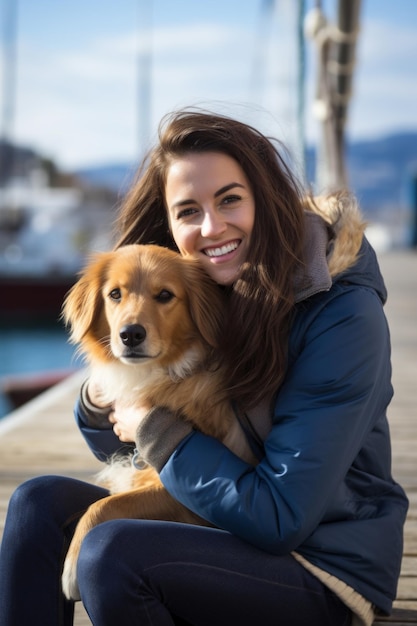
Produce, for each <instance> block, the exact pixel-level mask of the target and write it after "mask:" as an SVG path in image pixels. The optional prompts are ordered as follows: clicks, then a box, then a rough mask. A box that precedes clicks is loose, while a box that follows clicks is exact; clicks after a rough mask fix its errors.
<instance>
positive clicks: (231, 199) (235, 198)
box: [222, 195, 242, 204]
mask: <svg viewBox="0 0 417 626" xmlns="http://www.w3.org/2000/svg"><path fill="white" fill-rule="evenodd" d="M241 199H242V198H241V197H240V196H235V195H232V196H226V197H225V198H223V200H222V203H223V204H232V203H233V202H239V200H241Z"/></svg>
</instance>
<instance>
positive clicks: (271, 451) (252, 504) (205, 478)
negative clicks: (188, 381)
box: [76, 240, 408, 613]
mask: <svg viewBox="0 0 417 626" xmlns="http://www.w3.org/2000/svg"><path fill="white" fill-rule="evenodd" d="M316 291H318V292H317V293H314V295H309V296H308V297H306V298H304V299H302V300H301V301H300V302H299V303H298V304H297V306H296V309H297V310H296V316H295V319H294V322H293V325H292V330H291V334H290V341H289V368H288V372H287V375H286V378H285V380H284V383H283V385H282V386H281V388H280V389H279V392H278V393H277V395H276V398H275V402H274V410H273V416H272V422H273V425H272V430H271V431H270V434H269V435H268V437H267V438H266V440H265V456H264V458H263V459H262V460H261V462H260V463H259V465H257V466H256V467H255V468H253V467H251V466H249V465H247V464H246V463H245V462H244V461H242V460H241V459H239V458H238V457H236V456H235V455H234V454H233V453H232V452H230V451H229V450H228V449H227V448H226V447H225V446H224V445H222V444H221V443H220V442H219V441H217V440H215V439H213V438H210V437H207V436H205V435H203V434H201V433H199V432H193V433H192V434H191V435H190V436H188V437H187V438H186V439H185V440H184V441H183V442H182V443H181V444H180V445H179V447H178V448H177V449H176V451H175V452H174V453H173V454H172V455H171V457H170V458H169V460H168V462H167V463H166V465H165V466H164V468H163V469H162V472H161V474H160V476H161V479H162V482H163V484H164V485H165V487H166V488H167V490H168V491H169V492H170V493H171V494H172V495H173V496H174V497H175V498H177V499H178V500H179V501H181V502H182V503H183V504H184V505H186V506H187V507H189V508H190V509H192V510H194V511H195V512H197V513H198V514H200V515H201V516H203V517H204V518H206V519H208V520H210V521H211V522H212V523H213V524H214V525H216V526H218V527H220V528H224V529H227V530H228V531H230V532H232V533H234V534H236V535H237V536H239V537H241V538H242V539H244V540H246V541H248V542H250V543H251V544H254V545H255V546H257V547H259V548H261V549H263V550H265V551H267V552H269V553H272V554H276V555H283V554H288V553H289V552H291V551H296V552H298V553H299V554H300V555H301V556H303V557H304V558H305V559H307V560H308V561H310V562H311V563H312V564H314V565H316V566H318V567H319V568H321V569H322V570H325V571H327V572H329V573H330V574H332V575H334V576H336V577H337V578H338V579H340V580H342V581H344V582H346V583H347V584H348V585H349V586H351V587H353V588H354V589H355V590H356V591H358V592H359V593H360V594H361V595H363V596H364V597H365V598H367V599H368V600H369V601H370V602H372V603H373V604H374V605H375V606H376V607H378V608H379V609H380V610H381V611H382V612H387V613H388V612H390V610H391V607H392V601H393V600H394V599H395V596H396V590H397V581H398V577H399V572H400V564H401V558H402V551H403V525H404V521H405V517H406V513H407V507H408V502H407V498H406V496H405V494H404V492H403V490H402V488H401V487H400V486H399V485H398V484H396V483H395V482H394V480H393V478H392V476H391V449H390V435H389V427H388V422H387V417H386V411H387V407H388V404H389V402H390V400H391V397H392V386H391V365H390V336H389V330H388V326H387V322H386V319H385V315H384V312H383V304H384V302H385V299H386V291H385V286H384V282H383V279H382V277H381V274H380V271H379V268H378V264H377V261H376V257H375V254H374V252H373V250H372V248H371V247H370V246H369V244H368V243H367V242H366V240H364V241H363V244H362V248H361V250H360V254H359V255H358V260H357V261H356V262H355V264H354V266H353V267H351V268H350V269H348V270H347V271H345V272H344V273H342V274H339V275H338V276H337V277H336V278H335V279H333V280H332V281H331V284H329V285H327V286H323V287H321V288H319V289H318V290H316ZM76 417H77V420H78V423H79V426H80V428H81V430H82V432H83V434H84V436H85V438H86V440H87V442H88V443H89V445H90V447H91V449H92V450H93V452H94V453H95V454H96V456H98V457H99V458H101V459H104V458H105V457H106V456H107V455H108V454H111V453H113V452H114V451H115V450H116V449H117V448H120V442H119V441H118V439H117V438H116V437H115V436H114V434H113V432H112V431H111V430H98V429H94V428H91V427H88V426H86V424H85V422H86V418H85V415H83V411H82V407H81V405H80V404H78V405H77V407H76ZM394 417H395V416H394Z"/></svg>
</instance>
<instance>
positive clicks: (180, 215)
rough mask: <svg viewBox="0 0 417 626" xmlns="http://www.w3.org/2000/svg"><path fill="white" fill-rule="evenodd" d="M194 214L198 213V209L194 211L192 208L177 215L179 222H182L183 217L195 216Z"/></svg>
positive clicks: (182, 210)
mask: <svg viewBox="0 0 417 626" xmlns="http://www.w3.org/2000/svg"><path fill="white" fill-rule="evenodd" d="M194 213H197V209H194V208H192V207H188V208H186V209H181V211H178V213H177V220H180V219H181V218H183V217H188V216H189V215H194Z"/></svg>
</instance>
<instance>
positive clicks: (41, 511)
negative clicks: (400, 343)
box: [0, 109, 408, 626]
mask: <svg viewBox="0 0 417 626" xmlns="http://www.w3.org/2000/svg"><path fill="white" fill-rule="evenodd" d="M158 139H159V141H158V143H157V144H156V145H155V147H154V148H153V149H152V150H151V152H150V154H149V155H148V158H146V159H145V161H144V163H143V167H142V168H141V169H140V170H139V172H138V178H137V180H136V181H135V183H134V184H133V186H132V189H131V191H130V192H129V193H128V194H127V195H126V197H125V199H124V202H123V206H122V210H121V213H120V219H119V222H118V226H119V228H120V236H119V241H118V244H117V245H116V249H115V251H114V256H115V257H117V258H123V259H124V261H123V267H125V270H123V271H122V269H121V267H120V266H117V268H116V269H115V271H114V274H113V273H109V271H103V268H97V269H98V271H97V272H96V276H97V277H98V282H97V281H93V280H91V278H86V277H84V279H83V278H81V285H83V289H82V290H81V292H78V295H77V297H76V300H75V302H74V303H73V304H74V305H75V306H74V307H73V309H72V310H73V311H74V312H75V314H76V316H80V317H81V321H82V325H81V327H80V328H78V330H77V331H76V333H75V335H74V338H75V339H78V340H80V341H88V340H89V339H90V337H89V334H88V332H87V329H86V328H85V324H87V327H88V328H90V327H91V328H93V329H98V331H99V332H95V334H94V335H93V338H95V340H96V341H97V342H98V351H100V352H101V351H104V355H105V356H106V355H107V357H108V356H109V355H110V352H112V354H113V355H114V356H119V357H121V359H122V361H123V363H124V362H125V361H127V362H128V363H126V365H128V364H129V363H131V362H132V361H133V362H137V361H138V359H139V363H141V364H143V363H144V361H143V358H152V359H154V360H155V359H158V358H159V356H160V355H161V354H162V353H163V350H162V348H163V346H164V345H165V346H168V347H169V348H174V349H175V350H176V356H175V358H174V364H173V365H172V364H171V363H170V364H169V365H168V364H167V362H165V360H164V358H162V360H161V361H160V363H159V365H158V367H157V374H158V376H159V374H162V376H163V378H164V380H165V381H167V383H168V384H169V387H170V394H171V393H172V395H171V396H170V399H169V398H168V399H167V396H165V395H164V394H163V393H162V392H161V389H160V388H159V387H158V388H157V389H155V388H154V387H153V385H152V392H153V396H152V398H151V399H149V400H147V399H145V398H143V397H136V395H135V396H134V398H132V400H133V406H131V405H128V406H127V407H126V405H125V402H126V398H127V395H128V394H130V393H132V395H134V394H135V392H136V391H139V390H140V387H141V385H142V383H143V381H144V380H146V378H147V376H148V374H147V373H145V372H148V371H149V370H148V368H145V370H144V373H143V374H141V375H136V372H135V374H134V375H133V379H132V378H131V377H130V376H129V375H126V374H125V373H123V374H121V376H123V378H122V380H120V379H119V378H116V379H115V377H114V376H113V372H114V370H112V375H111V380H109V379H108V378H104V376H103V375H102V370H101V369H100V370H99V375H98V376H97V375H95V374H94V371H93V372H92V374H91V378H89V379H87V380H86V381H85V383H84V384H83V386H82V390H81V393H80V397H79V399H78V402H77V404H76V407H75V415H76V419H77V423H78V425H79V427H80V429H81V432H82V433H83V435H84V437H85V439H86V440H87V442H88V443H89V445H90V448H91V450H92V451H93V452H94V453H95V454H96V456H97V457H98V458H100V459H103V458H106V459H108V460H110V458H111V455H112V454H113V453H114V452H116V451H119V452H120V453H121V454H122V455H123V459H124V460H126V454H127V450H126V447H128V449H130V450H131V449H132V448H133V447H135V448H136V450H137V454H136V453H135V454H134V457H133V458H136V457H137V456H140V458H141V460H143V462H145V463H147V464H148V465H149V466H150V468H153V470H152V471H156V472H157V474H159V479H158V480H159V481H160V483H161V485H162V487H163V489H164V490H166V492H164V493H165V494H166V495H167V496H168V501H169V502H170V503H171V504H172V506H173V507H174V508H175V510H176V511H178V507H180V505H182V506H183V507H185V509H188V514H187V515H190V512H192V513H193V514H195V515H197V516H198V517H199V518H202V519H203V520H205V521H204V522H198V521H197V523H195V521H196V520H195V518H194V516H193V515H192V516H191V517H188V516H187V518H186V521H187V522H189V523H178V519H183V518H178V517H177V516H176V515H175V514H173V515H172V514H171V513H169V514H162V513H161V514H159V511H160V509H159V508H158V512H156V511H155V508H153V507H152V506H151V505H152V503H154V502H155V499H154V498H151V501H150V502H149V506H150V507H151V508H148V507H146V508H144V509H141V510H140V511H139V512H138V509H137V502H138V499H139V496H140V494H142V496H143V490H140V488H139V492H138V493H137V496H138V499H135V497H134V496H135V493H134V492H133V493H132V492H130V491H129V492H128V494H126V495H127V496H128V500H129V501H131V502H132V505H133V506H132V508H129V509H128V510H127V511H123V515H122V517H121V518H119V517H118V516H117V515H114V514H112V515H110V519H109V516H108V515H106V516H105V517H104V518H102V517H100V516H99V517H97V515H96V513H97V511H100V510H103V509H105V507H106V506H107V505H106V502H108V501H109V499H108V497H107V496H108V495H109V494H108V492H107V491H106V490H104V489H101V488H99V487H97V486H93V485H90V484H87V483H83V482H79V481H73V480H70V479H63V478H62V477H60V476H58V477H39V478H38V479H35V480H32V481H29V482H26V483H24V484H23V485H21V487H19V488H18V489H17V491H16V492H15V494H14V495H13V497H12V500H11V502H10V505H9V513H8V516H7V520H6V526H5V531H4V541H3V543H2V550H1V553H0V596H1V597H2V600H3V599H4V601H3V602H2V604H1V605H0V621H1V623H2V625H3V624H4V626H15V624H19V626H20V624H26V623H32V624H34V625H35V624H36V626H37V625H38V624H39V626H40V625H41V624H42V626H47V625H48V626H49V624H50V626H56V624H57V623H65V624H68V626H69V625H70V624H71V623H72V615H73V604H72V603H70V602H68V601H67V600H66V599H65V597H64V594H63V593H61V586H60V577H61V573H62V571H63V559H64V555H65V554H66V553H67V550H68V544H69V543H71V547H70V549H69V552H68V559H69V560H67V561H66V565H65V568H64V576H63V579H62V583H63V585H62V589H63V590H64V592H65V596H66V598H72V599H74V598H77V597H81V599H82V601H83V604H84V606H85V607H86V609H87V612H88V614H89V616H90V619H91V621H92V623H93V624H96V625H97V626H98V625H100V626H105V625H107V624H108V625H109V626H113V625H114V624H115V623H123V624H126V626H127V625H128V624H132V625H133V624H137V623H142V622H143V623H144V624H145V623H149V621H151V622H152V623H157V624H159V625H161V626H162V625H164V626H174V625H175V626H177V625H179V624H181V625H182V624H184V623H186V624H193V626H203V625H206V624H216V625H218V626H229V625H230V624H237V623H239V624H240V625H241V626H246V625H247V626H253V624H255V623H262V624H263V626H275V625H276V623H277V619H279V620H281V621H282V622H283V623H285V624H290V623H291V624H293V625H294V626H306V625H307V624H308V625H309V626H344V625H346V624H348V623H349V624H352V626H371V624H372V622H373V619H374V614H375V612H376V611H380V612H382V613H385V614H386V613H389V612H390V610H391V607H392V602H393V599H394V598H395V594H396V588H397V582H398V577H399V573H400V566H401V557H402V548H403V546H402V544H403V527H404V521H405V517H406V512H407V505H408V502H407V498H406V496H405V493H404V491H403V489H402V488H401V486H400V485H398V484H397V483H396V482H395V480H394V479H393V477H392V475H391V454H390V449H391V446H390V431H389V427H388V422H387V415H386V413H387V407H388V405H389V403H390V400H391V397H392V386H391V362H390V348H389V346H390V338H389V330H388V326H387V322H386V319H385V315H384V311H383V304H384V303H385V300H386V297H387V293H386V288H385V284H384V281H383V279H382V276H381V273H380V270H379V267H378V262H377V259H376V256H375V253H374V251H373V249H372V247H371V246H370V245H369V243H368V241H367V240H366V238H365V237H364V228H365V225H364V222H363V220H362V217H361V215H360V212H359V209H358V207H357V204H356V201H355V199H354V198H353V197H352V196H351V195H350V194H348V193H346V192H342V191H341V192H339V193H334V194H331V195H330V196H328V197H321V198H311V197H310V196H308V195H307V194H306V193H305V192H303V190H302V189H301V188H300V186H299V184H298V183H297V181H296V179H295V177H294V175H293V174H292V172H291V171H290V169H289V167H288V165H287V163H286V161H285V160H284V158H283V156H282V154H281V151H280V149H279V145H278V144H277V143H276V142H273V141H271V140H270V139H268V138H267V137H266V136H265V135H263V134H262V133H261V132H260V131H258V130H256V129H255V128H253V127H251V126H248V125H247V124H243V123H242V122H240V121H238V120H236V119H232V118H228V117H225V116H219V115H216V114H212V113H208V112H203V111H201V110H194V109H192V110H183V111H179V112H176V113H174V114H173V115H171V116H168V117H167V118H166V119H165V120H164V122H163V124H162V125H161V128H160V134H159V137H158ZM128 244H145V245H144V246H143V248H144V250H146V251H148V252H149V244H158V247H156V248H153V249H154V250H158V258H159V255H160V254H164V255H166V256H167V257H168V258H169V259H170V260H169V262H168V267H167V268H165V269H163V268H162V270H161V267H160V266H159V263H158V268H159V269H156V268H154V269H153V270H152V271H149V272H148V278H149V284H153V281H154V280H155V279H156V277H157V276H159V277H160V279H161V280H158V281H157V284H154V286H153V288H148V287H147V285H148V282H147V281H146V280H145V279H144V277H143V276H142V279H140V280H138V279H135V280H134V281H133V283H132V284H133V285H136V286H139V287H140V289H141V290H143V291H144V293H138V294H137V296H133V299H132V293H131V291H132V290H126V285H128V284H130V283H129V281H126V280H125V278H124V277H125V276H130V275H131V271H132V270H133V269H134V268H135V263H134V262H133V260H132V258H130V257H129V260H127V257H126V256H125V255H126V254H128V253H129V250H132V249H134V248H136V247H137V246H135V245H132V246H128ZM139 247H140V246H139ZM143 248H142V249H143ZM161 248H169V249H170V250H165V251H162V250H161ZM109 254H110V256H111V255H112V253H109ZM189 257H191V258H189ZM104 258H107V259H108V258H109V257H104ZM171 259H172V261H171ZM174 259H176V260H177V261H178V262H179V263H181V264H185V265H187V266H190V267H191V265H192V266H193V267H195V268H196V269H197V268H198V270H199V276H198V279H197V281H196V282H195V283H193V281H192V279H191V278H190V276H189V275H188V276H187V278H186V280H185V284H186V286H187V287H186V288H185V289H183V290H181V289H179V287H178V285H176V283H175V281H174V280H172V281H171V280H170V281H167V277H168V276H170V275H171V274H170V272H172V271H173V264H174V263H175V260H174ZM125 261H126V263H127V264H126V265H125ZM190 264H191V265H190ZM204 270H205V271H204ZM159 272H160V273H159ZM177 273H178V274H180V272H174V276H176V275H177ZM207 274H209V275H207ZM203 277H204V278H203ZM213 278H214V279H215V280H214V281H213V280H212V279H213ZM107 279H109V281H108V282H106V281H107ZM103 280H104V286H103V285H102V281H103ZM207 281H208V282H207ZM209 283H210V285H211V289H210V288H209ZM100 285H101V287H100ZM84 287H86V288H87V291H84ZM76 289H77V291H78V288H76ZM90 289H91V290H92V293H90V291H89V290H90ZM139 291H140V290H139ZM75 293H77V292H75ZM134 293H136V292H134ZM103 295H104V300H105V302H106V304H105V305H104V309H105V311H106V315H107V313H109V318H108V319H109V320H110V319H111V320H113V321H112V322H111V323H110V327H111V330H109V329H108V328H107V327H106V323H105V319H104V318H103V315H102V314H100V313H97V312H96V309H95V308H94V307H91V304H92V303H94V302H97V300H98V301H100V298H101V300H103ZM197 296H199V298H202V299H200V305H199V306H198V307H197V309H196V308H195V307H194V306H193V302H194V301H195V300H194V299H195V298H196V297H197ZM69 297H70V298H71V296H69ZM217 297H219V298H220V300H221V306H220V307H217V306H216V300H217ZM135 299H136V302H137V306H136V305H132V303H133V302H135ZM177 305H178V306H177ZM141 307H143V309H142V308H141ZM137 310H140V311H141V312H142V313H143V316H142V313H141V317H140V319H136V318H135V317H134V315H135V312H136V311H137ZM175 311H177V313H176V314H175V322H173V323H172V326H171V324H170V323H169V322H168V320H169V319H171V316H170V315H171V313H173V314H174V312H175ZM119 313H120V314H121V317H119ZM125 314H126V317H125ZM187 319H190V321H191V322H194V323H195V322H197V321H201V322H202V323H201V324H199V325H198V329H199V330H200V331H201V334H202V336H203V337H205V338H206V341H207V343H208V346H209V347H210V348H211V349H210V350H209V355H210V356H211V355H213V356H214V358H215V361H214V364H213V365H212V364H211V363H212V362H211V361H209V362H208V364H207V361H205V362H204V364H203V365H201V362H199V363H197V364H196V362H195V360H194V359H195V356H196V350H195V348H194V346H191V343H190V342H192V341H193V340H194V339H195V337H196V333H195V331H193V330H187V331H186V332H185V334H182V333H181V332H180V330H181V329H184V327H185V326H186V320H187ZM158 320H160V322H161V323H160V324H158V323H156V322H157V321H158ZM113 322H114V323H113ZM167 325H169V330H170V332H169V337H170V339H169V340H166V341H164V337H166V335H165V334H164V333H163V330H162V329H163V328H165V327H167ZM189 328H190V329H191V328H192V323H191V324H190V326H189ZM207 330H210V333H209V335H207ZM151 337H154V341H152V342H151V343H148V338H151ZM176 342H177V343H176ZM155 345H156V346H159V348H161V349H159V348H158V349H156V350H155V351H153V350H152V349H151V346H155ZM187 346H189V347H190V350H188V352H187V359H186V363H187V366H190V367H189V368H188V367H182V362H181V358H180V357H179V356H178V354H179V353H180V352H181V351H182V350H184V348H185V349H186V348H187ZM194 366H195V369H193V368H194ZM190 369H191V371H192V373H193V374H195V375H196V376H197V377H200V378H204V377H206V378H204V389H205V390H206V391H207V390H209V393H207V395H205V394H203V393H201V391H200V389H199V388H196V386H195V385H193V384H192V385H191V387H190V388H187V391H186V393H184V396H183V397H181V398H180V399H179V404H175V405H173V406H171V399H173V398H174V397H175V398H176V399H178V396H177V395H176V394H177V391H178V389H184V387H183V385H184V384H185V382H186V374H187V371H188V372H189V371H190ZM118 372H119V370H118ZM138 376H139V378H138ZM152 376H153V374H152ZM90 380H92V381H93V383H94V384H92V385H91V386H90ZM214 380H216V381H217V383H218V388H217V389H216V391H213V390H212V388H211V387H210V384H211V383H212V382H213V381H214ZM153 382H154V380H153V379H152V383H153ZM107 393H108V394H109V395H108V396H107V397H105V395H106V394H107ZM224 399H226V403H225V404H226V407H227V408H228V409H229V415H230V416H231V418H232V420H231V422H229V421H228V420H227V419H225V418H224V417H222V418H220V419H219V424H220V425H221V426H222V427H223V428H224V429H225V430H224V433H221V435H220V436H218V434H217V431H216V432H214V431H212V430H209V429H206V428H205V426H204V427H203V426H201V424H202V423H204V424H212V420H213V418H214V416H215V411H214V408H213V405H212V403H214V404H216V403H219V402H221V401H222V400H224ZM189 400H191V401H194V400H195V401H197V402H198V401H201V403H202V406H201V415H202V422H200V421H199V420H195V419H194V420H193V419H192V417H191V416H194V418H195V417H196V415H197V412H196V411H195V410H194V409H192V408H190V405H189ZM104 402H105V404H103V403H104ZM188 413H189V414H190V417H188ZM232 423H233V424H234V427H233V428H229V425H230V424H232ZM193 424H194V425H195V427H193ZM223 434H224V438H223ZM237 441H243V442H244V443H245V444H246V445H247V448H248V450H250V452H251V460H249V457H246V456H245V455H244V454H243V453H242V451H241V450H242V449H241V448H240V447H239V449H237V448H235V447H234V444H236V442H237ZM132 444H134V446H133V445H132ZM148 469H149V468H148ZM162 487H161V488H162ZM158 493H160V490H158ZM119 495H120V494H117V495H116V496H114V497H115V498H116V502H119V503H120V498H122V497H123V494H122V495H120V498H119ZM132 496H133V498H132V500H130V498H131V497H132ZM142 496H140V497H142ZM110 499H111V498H110ZM87 508H88V511H87V514H86V515H87V517H85V516H84V515H83V516H82V518H81V519H80V521H79V523H78V525H77V528H76V529H75V522H76V520H77V519H78V518H79V517H80V511H85V510H86V509H87ZM86 519H87V523H86V522H85V520H86ZM97 519H99V520H103V519H104V520H107V521H105V522H104V521H103V523H99V524H98V525H96V526H94V527H93V528H91V524H90V523H89V522H88V520H90V522H91V521H93V525H94V520H97ZM85 524H87V525H85ZM74 531H75V534H74ZM86 531H88V532H86ZM34 542H36V545H37V550H33V544H34ZM381 545H383V546H384V550H382V551H381ZM73 546H75V547H73ZM74 555H75V556H74ZM68 563H69V565H68ZM75 563H77V566H76V567H75ZM387 563H389V568H387V566H386V564H387ZM67 565H68V566H67ZM30 594H31V595H30ZM28 595H30V597H31V602H30V603H28V602H22V598H24V599H26V598H27V597H28Z"/></svg>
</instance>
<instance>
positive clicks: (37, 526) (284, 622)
mask: <svg viewBox="0 0 417 626" xmlns="http://www.w3.org/2000/svg"><path fill="white" fill-rule="evenodd" d="M104 495H106V492H105V491H104V490H103V489H100V488H98V487H95V486H93V485H89V484H86V483H82V482H80V481H77V480H73V479H69V478H63V477H56V476H48V477H40V478H36V479H33V480H31V481H28V482H27V483H24V484H23V485H21V486H20V487H19V488H18V489H17V490H16V492H15V493H14V495H13V497H12V498H11V501H10V505H9V511H8V515H7V520H6V526H5V530H4V536H3V542H2V547H1V552H0V624H1V626H29V625H30V626H69V625H71V624H72V623H73V603H72V602H68V601H66V600H65V599H64V597H63V595H62V593H61V589H60V574H61V569H62V563H63V559H64V555H65V552H66V550H67V548H68V544H69V541H70V538H71V535H72V533H73V531H74V527H75V524H76V522H77V519H78V518H79V517H80V515H81V514H82V512H83V511H84V510H85V509H86V507H87V506H88V505H89V504H90V503H91V502H93V501H95V500H97V499H98V498H100V497H103V496H104ZM78 575H79V586H80V590H81V595H82V600H83V602H84V605H85V607H86V610H87V612H88V614H89V616H90V619H91V621H92V623H93V624H94V626H106V625H108V626H115V624H120V625H121V626H130V625H132V626H133V625H134V626H151V625H152V626H168V625H170V626H172V625H174V624H175V625H180V624H181V625H183V626H185V625H193V626H209V625H210V626H235V625H236V626H254V624H262V626H268V625H269V624H270V625H271V626H272V625H273V626H278V625H281V626H305V625H307V624H308V625H309V626H315V625H317V626H326V625H329V626H330V625H331V626H347V625H348V624H350V619H351V615H350V612H349V610H348V609H347V608H346V607H345V606H344V605H343V604H342V602H340V601H339V600H338V598H336V597H335V596H334V594H333V593H332V592H330V591H329V590H327V588H326V587H325V586H324V585H322V584H321V583H320V582H319V581H318V580H317V579H316V578H315V577H314V576H312V575H311V574H309V573H308V572H307V571H306V570H305V569H304V568H303V567H302V566H301V565H299V564H298V563H297V562H296V561H295V560H294V559H293V558H292V557H291V556H283V557H277V556H272V555H270V554H267V553H265V552H262V551H260V550H258V549H256V548H254V547H253V546H251V545H249V544H247V543H244V542H243V541H241V540H239V539H238V538H236V537H234V536H232V535H230V534H229V533H227V532H224V531H221V530H216V529H211V528H203V527H198V526H188V525H184V524H175V523H172V522H171V523H170V522H154V521H144V520H115V521H111V522H106V523H105V524H102V525H100V526H97V527H96V528H94V529H93V530H92V531H91V532H90V533H89V535H87V537H86V539H85V540H84V543H83V547H82V550H81V555H80V560H79V566H78Z"/></svg>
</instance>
